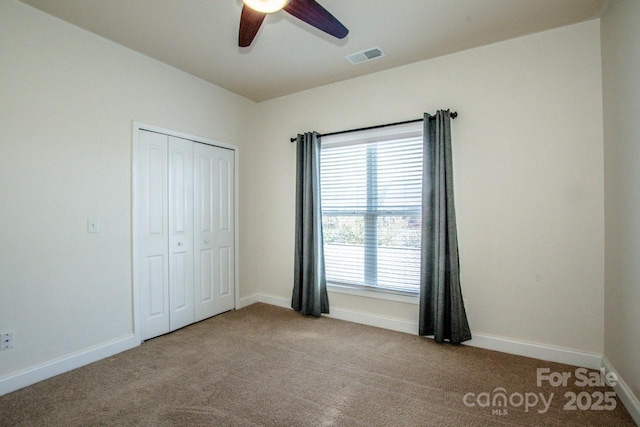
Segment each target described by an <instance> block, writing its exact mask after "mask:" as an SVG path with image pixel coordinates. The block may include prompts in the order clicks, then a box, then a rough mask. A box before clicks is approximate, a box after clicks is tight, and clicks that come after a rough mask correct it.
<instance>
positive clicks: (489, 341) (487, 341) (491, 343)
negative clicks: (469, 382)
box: [241, 294, 602, 369]
mask: <svg viewBox="0 0 640 427" xmlns="http://www.w3.org/2000/svg"><path fill="white" fill-rule="evenodd" d="M241 302H242V304H241V306H242V307H246V306H248V305H251V304H253V303H256V302H262V303H265V304H270V305H275V306H278V307H284V308H291V301H290V300H288V299H286V298H282V297H279V296H274V295H264V294H255V295H251V296H249V297H245V298H242V299H241ZM327 317H331V318H334V319H340V320H346V321H349V322H354V323H361V324H364V325H369V326H375V327H378V328H384V329H390V330H392V331H398V332H405V333H408V334H414V335H415V334H417V333H418V325H417V324H416V323H413V322H410V321H407V320H402V319H394V318H390V317H384V316H378V315H373V314H370V313H362V312H356V311H351V310H346V309H342V308H339V307H332V308H331V314H330V315H328V316H327ZM464 345H469V346H473V347H479V348H485V349H487V350H495V351H501V352H503V353H509V354H515V355H518V356H525V357H532V358H534V359H541V360H547V361H550V362H557V363H565V364H567V365H573V366H581V367H585V368H590V369H599V368H600V366H601V363H602V355H601V354H598V353H590V352H585V351H579V350H574V349H568V348H564V347H558V346H552V345H548V344H539V343H533V342H528V341H521V340H516V339H512V338H505V337H499V336H494V335H487V334H473V339H472V340H470V341H467V342H465V343H464Z"/></svg>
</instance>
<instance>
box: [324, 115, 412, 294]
mask: <svg viewBox="0 0 640 427" xmlns="http://www.w3.org/2000/svg"><path fill="white" fill-rule="evenodd" d="M320 168H321V169H320V175H321V178H320V179H321V191H322V194H321V197H322V226H323V238H324V252H325V268H326V274H327V282H329V283H330V284H337V285H346V286H352V287H365V288H370V289H371V288H373V289H376V290H384V291H404V292H413V293H417V292H419V289H420V238H421V233H420V230H421V204H422V202H421V201H422V123H414V124H410V125H404V126H394V127H392V128H381V129H375V130H369V131H362V132H358V133H355V132H354V133H349V134H343V135H335V136H327V137H323V138H322V142H321V161H320Z"/></svg>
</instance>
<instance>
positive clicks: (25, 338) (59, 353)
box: [0, 0, 255, 379]
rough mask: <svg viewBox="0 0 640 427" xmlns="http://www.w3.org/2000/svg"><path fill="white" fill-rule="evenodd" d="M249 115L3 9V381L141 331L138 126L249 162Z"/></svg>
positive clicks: (7, 1)
mask: <svg viewBox="0 0 640 427" xmlns="http://www.w3.org/2000/svg"><path fill="white" fill-rule="evenodd" d="M254 105H255V104H254V103H252V102H250V101H248V100H246V99H244V98H241V97H240V96H237V95H235V94H232V93H230V92H227V91H225V90H222V89H220V88H218V87H216V86H213V85H211V84H209V83H206V82H204V81H202V80H199V79H196V78H194V77H191V76H189V75H187V74H185V73H183V72H180V71H178V70H176V69H173V68H171V67H168V66H166V65H163V64H161V63H159V62H156V61H154V60H152V59H149V58H147V57H145V56H142V55H140V54H137V53H134V52H133V51H130V50H128V49H125V48H123V47H121V46H118V45H116V44H114V43H111V42H108V41H106V40H104V39H101V38H99V37H97V36H95V35H92V34H90V33H88V32H85V31H83V30H81V29H78V28H76V27H73V26H71V25H69V24H66V23H63V22H62V21H59V20H57V19H55V18H52V17H50V16H48V15H46V14H43V13H41V12H39V11H37V10H35V9H31V8H30V7H28V6H25V5H24V4H22V3H18V2H16V1H14V0H2V1H0V241H1V242H2V245H0V331H2V332H4V331H8V330H14V331H15V340H16V348H15V349H12V350H9V351H3V352H0V379H2V378H3V377H5V378H6V377H7V376H8V375H10V374H14V373H16V372H18V371H20V370H21V369H25V368H29V367H33V366H36V365H38V364H40V363H43V362H49V361H52V360H54V359H56V358H61V357H67V356H69V355H72V354H74V353H77V352H82V351H84V350H86V349H88V348H91V347H92V346H97V345H102V344H104V343H108V342H111V341H113V340H118V339H119V338H121V337H125V336H129V335H130V334H131V333H132V328H133V326H132V296H131V294H132V285H131V283H132V281H131V146H132V145H131V144H132V138H131V131H132V121H140V122H144V123H149V124H153V125H157V126H160V127H164V128H168V129H174V130H178V131H181V132H185V133H188V134H193V135H199V136H203V137H207V138H210V139H214V140H218V141H222V142H226V143H230V144H235V145H238V146H240V155H241V156H242V154H243V153H242V145H243V140H244V139H245V138H244V137H243V132H245V131H244V130H243V123H244V119H245V117H246V116H247V115H253V108H254ZM90 216H92V217H97V218H99V220H100V227H101V232H100V233H99V234H87V232H86V231H87V217H90Z"/></svg>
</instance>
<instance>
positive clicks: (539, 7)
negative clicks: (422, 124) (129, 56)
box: [22, 0, 604, 102]
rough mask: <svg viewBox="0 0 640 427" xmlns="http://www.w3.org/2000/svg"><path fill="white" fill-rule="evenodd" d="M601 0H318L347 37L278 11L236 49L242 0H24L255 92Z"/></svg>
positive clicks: (591, 12) (408, 57)
mask: <svg viewBox="0 0 640 427" xmlns="http://www.w3.org/2000/svg"><path fill="white" fill-rule="evenodd" d="M293 1H295V0H293ZM603 1H604V0H401V1H392V0H350V1H345V0H319V3H320V4H321V5H322V6H324V7H325V8H326V9H327V10H329V11H330V12H331V13H332V14H333V15H334V16H335V17H337V18H338V19H339V20H340V21H341V22H342V23H343V24H344V25H345V26H346V27H347V28H348V29H349V30H350V32H349V35H348V36H347V38H345V39H344V40H337V39H334V38H332V37H331V36H328V35H326V34H324V33H323V32H321V31H319V30H316V29H315V28H313V27H310V26H309V25H307V24H305V23H303V22H301V21H299V20H297V19H296V18H294V17H292V16H290V15H289V14H287V13H285V12H282V11H281V12H278V13H276V14H273V15H269V16H267V19H266V20H265V22H264V23H263V25H262V28H261V29H260V32H259V33H258V35H257V36H256V39H255V40H254V42H253V44H252V46H251V47H249V48H244V49H242V48H239V47H238V23H239V19H240V11H241V9H242V1H241V0H108V1H107V0H22V2H23V3H26V4H29V5H31V6H33V7H36V8H38V9H40V10H43V11H45V12H47V13H49V14H51V15H54V16H57V17H59V18H61V19H63V20H65V21H68V22H70V23H72V24H74V25H77V26H79V27H82V28H85V29H86V30H88V31H91V32H93V33H95V34H99V35H100V36H102V37H105V38H107V39H110V40H113V41H114V42H116V43H119V44H121V45H124V46H127V47H129V48H131V49H134V50H136V51H138V52H140V53H143V54H145V55H148V56H150V57H152V58H155V59H157V60H159V61H162V62H165V63H167V64H170V65H172V66H174V67H176V68H179V69H181V70H183V71H186V72H187V73H189V74H192V75H194V76H197V77H200V78H202V79H204V80H208V81H210V82H212V83H214V84H216V85H218V86H221V87H223V88H226V89H228V90H230V91H233V92H235V93H237V94H240V95H242V96H245V97H247V98H249V99H252V100H254V101H258V102H259V101H264V100H267V99H271V98H276V97H279V96H283V95H288V94H291V93H295V92H299V91H302V90H305V89H310V88H313V87H317V86H321V85H324V84H327V83H332V82H336V81H340V80H345V79H349V78H353V77H356V76H360V75H364V74H369V73H373V72H376V71H381V70H385V69H388V68H393V67H397V66H401V65H404V64H409V63H412V62H416V61H421V60H424V59H428V58H433V57H436V56H440V55H445V54H448V53H453V52H457V51H461V50H465V49H469V48H472V47H476V46H481V45H486V44H489V43H494V42H497V41H501V40H506V39H510V38H514V37H518V36H521V35H525V34H530V33H535V32H539V31H543V30H547V29H551V28H555V27H560V26H563V25H568V24H572V23H576V22H581V21H585V20H588V19H592V18H594V17H597V16H598V14H599V12H600V10H601V8H602V5H603ZM377 46H379V47H380V48H381V49H382V50H383V51H384V53H385V56H384V57H382V58H378V59H375V60H373V61H369V62H365V63H362V64H358V65H351V63H350V62H349V61H347V59H346V58H345V56H346V55H348V54H351V53H354V52H358V51H361V50H364V49H368V48H371V47H377Z"/></svg>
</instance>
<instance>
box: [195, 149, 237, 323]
mask: <svg viewBox="0 0 640 427" xmlns="http://www.w3.org/2000/svg"><path fill="white" fill-rule="evenodd" d="M233 154H234V153H233V151H232V150H227V149H224V148H219V147H213V146H208V145H204V144H195V146H194V156H195V199H194V204H195V215H194V218H195V236H194V241H195V250H196V251H197V252H199V253H200V256H199V257H198V262H197V265H196V268H195V270H196V287H195V291H196V321H198V320H202V319H205V318H207V317H211V316H214V315H216V314H219V313H222V312H224V311H228V310H231V309H233V308H234V306H235V300H234V283H235V277H234V268H229V265H230V263H233V262H234V260H233V254H234V247H233V227H234V223H233V222H234V210H233V202H234V200H233V197H234V196H233V194H234V193H233V177H234V173H235V172H234V160H233ZM229 235H231V239H229Z"/></svg>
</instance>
